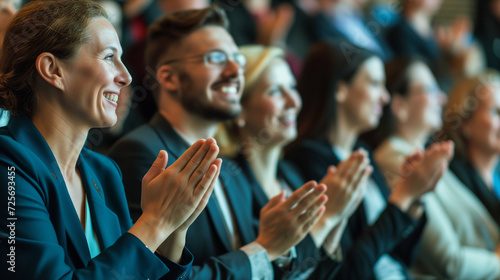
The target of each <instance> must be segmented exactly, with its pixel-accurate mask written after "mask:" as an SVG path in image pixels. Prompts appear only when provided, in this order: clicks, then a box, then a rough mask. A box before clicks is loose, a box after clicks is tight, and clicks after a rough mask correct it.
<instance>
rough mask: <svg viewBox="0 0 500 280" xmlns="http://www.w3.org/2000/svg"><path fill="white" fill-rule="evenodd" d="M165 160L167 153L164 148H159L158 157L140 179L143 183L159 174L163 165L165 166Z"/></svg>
mask: <svg viewBox="0 0 500 280" xmlns="http://www.w3.org/2000/svg"><path fill="white" fill-rule="evenodd" d="M167 162H168V154H167V152H166V151H165V150H161V151H160V153H159V154H158V157H157V158H156V160H155V161H154V162H153V164H152V165H151V167H150V168H149V171H148V172H147V173H146V175H144V178H143V179H142V183H143V185H144V184H147V183H149V182H151V181H152V180H153V179H154V178H156V176H158V175H160V174H161V172H162V171H163V170H165V167H167Z"/></svg>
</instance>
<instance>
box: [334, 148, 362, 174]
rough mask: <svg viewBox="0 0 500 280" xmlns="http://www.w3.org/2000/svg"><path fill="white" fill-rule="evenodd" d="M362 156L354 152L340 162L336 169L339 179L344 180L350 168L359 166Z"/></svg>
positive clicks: (358, 151) (358, 152) (359, 152)
mask: <svg viewBox="0 0 500 280" xmlns="http://www.w3.org/2000/svg"><path fill="white" fill-rule="evenodd" d="M363 156H364V155H363V154H362V152H361V149H360V150H357V151H354V152H352V153H351V155H350V156H349V157H348V158H347V159H346V160H344V161H342V162H341V163H340V164H339V166H338V168H337V172H338V173H339V174H338V176H339V177H340V178H345V177H347V175H348V174H349V172H350V171H351V169H352V166H354V165H357V164H359V163H360V162H361V161H362V160H363Z"/></svg>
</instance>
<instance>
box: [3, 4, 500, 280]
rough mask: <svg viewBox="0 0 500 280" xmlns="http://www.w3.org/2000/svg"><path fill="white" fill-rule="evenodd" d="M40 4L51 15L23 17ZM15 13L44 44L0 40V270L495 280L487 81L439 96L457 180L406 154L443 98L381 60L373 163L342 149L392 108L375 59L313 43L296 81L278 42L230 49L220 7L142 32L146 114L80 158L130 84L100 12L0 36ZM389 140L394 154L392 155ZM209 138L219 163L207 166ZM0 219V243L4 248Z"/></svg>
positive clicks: (439, 150) (381, 96)
mask: <svg viewBox="0 0 500 280" xmlns="http://www.w3.org/2000/svg"><path fill="white" fill-rule="evenodd" d="M68 2H71V3H69V4H68ZM47 3H48V4H47ZM54 7H57V9H53V8H54ZM49 8H52V9H49ZM82 11H85V12H82ZM49 12H50V13H52V14H53V15H54V16H53V17H51V18H45V19H44V20H46V21H48V22H38V21H34V19H35V18H36V19H39V17H38V16H39V15H40V14H43V13H49ZM56 19H57V20H56ZM26 22H28V23H29V24H38V25H36V28H38V30H40V32H44V34H41V35H44V36H40V37H38V36H36V37H29V38H27V40H24V41H20V42H19V44H17V45H16V46H15V47H16V48H14V46H13V45H12V44H9V43H5V44H4V48H3V54H2V57H3V59H2V62H1V64H0V71H1V73H2V80H1V88H2V90H1V93H0V97H1V99H0V100H1V101H2V102H1V104H2V108H3V109H7V110H9V111H10V112H11V113H12V114H13V118H12V120H11V121H10V123H9V125H8V126H7V127H6V128H3V129H2V130H1V132H0V135H1V136H0V141H1V142H2V145H1V149H2V153H1V154H0V165H2V167H4V169H6V170H9V171H11V170H12V169H15V171H14V173H13V174H14V177H12V176H11V175H9V176H10V177H8V176H6V177H5V178H4V177H2V178H0V179H1V182H2V184H3V185H5V186H9V188H10V189H9V191H10V192H7V191H5V192H3V193H2V195H1V196H2V200H3V201H8V200H11V199H10V197H15V202H16V212H15V215H16V218H17V219H18V221H19V223H18V227H17V228H16V231H15V238H16V243H15V244H16V245H15V246H14V248H15V249H14V250H15V256H16V257H17V259H16V258H14V264H17V266H16V267H15V268H16V273H12V274H8V276H9V279H11V278H12V279H41V278H45V279H62V278H65V277H68V278H71V277H77V278H84V279H107V278H112V277H116V275H117V273H118V275H122V277H121V278H124V277H131V276H137V277H140V278H152V279H159V278H163V279H182V278H185V277H190V278H192V279H255V278H257V279H273V278H276V279H307V278H310V279H313V278H316V279H408V278H411V277H412V274H413V276H415V275H421V274H426V275H434V276H436V277H451V278H457V279H496V278H498V277H499V275H500V271H499V266H498V262H499V260H498V257H497V255H496V254H495V252H494V251H495V248H496V244H497V243H498V229H497V227H498V225H497V224H496V223H495V218H494V217H495V216H494V214H493V213H498V212H495V211H494V210H495V209H494V207H496V205H497V204H498V201H495V200H494V199H495V198H494V197H492V195H488V193H487V192H488V191H489V192H490V193H492V191H491V190H489V189H488V185H492V186H494V185H495V184H494V180H493V179H492V178H491V177H492V176H491V174H494V172H493V170H494V168H495V167H496V157H497V150H498V147H497V146H498V145H497V144H496V143H497V142H498V141H497V140H496V138H497V133H496V130H498V128H496V127H495V125H496V122H498V117H499V116H498V115H497V111H498V110H497V108H498V107H499V106H500V103H498V102H496V100H495V98H496V97H495V95H494V94H493V93H494V89H495V84H494V83H495V82H496V81H498V74H496V73H487V74H484V75H483V76H480V77H477V78H475V79H471V80H468V81H467V86H464V85H460V86H458V87H457V93H454V92H452V93H451V95H450V103H449V104H453V105H449V106H452V107H451V109H450V110H445V116H447V117H448V118H450V119H447V118H445V122H444V127H445V128H446V125H449V126H450V129H444V131H445V134H443V135H446V136H447V137H449V138H450V139H452V140H453V141H454V142H455V143H456V144H457V151H458V150H459V149H460V151H462V154H461V155H460V156H461V157H460V158H459V157H458V153H457V155H455V158H454V160H453V162H452V168H453V166H456V167H457V168H462V171H460V172H459V173H460V175H463V176H462V177H460V179H456V178H455V177H453V176H454V175H453V174H452V173H451V172H449V171H447V166H448V162H449V161H450V160H451V158H452V154H453V150H454V146H453V144H452V143H451V142H449V141H446V142H441V143H435V144H431V145H430V147H429V148H427V149H426V150H425V151H423V149H424V145H425V142H426V138H428V137H429V135H431V134H432V133H434V132H436V131H437V130H438V129H439V127H440V126H441V123H440V121H439V120H440V118H439V115H441V111H440V106H442V105H443V103H444V100H445V98H444V97H443V94H442V93H441V92H440V90H439V89H438V87H437V86H436V82H435V80H434V77H433V76H432V74H431V73H430V71H429V68H428V67H427V66H426V65H425V64H424V63H422V62H421V61H418V60H416V62H414V61H413V60H408V61H410V62H407V63H406V64H405V63H399V64H397V66H399V67H400V68H399V69H397V70H395V71H389V70H390V69H391V67H392V66H390V65H388V66H387V67H386V68H387V69H386V70H387V80H388V85H390V82H391V81H396V80H397V82H396V90H395V91H392V87H391V86H388V87H389V89H390V90H391V91H390V92H391V95H392V100H393V102H392V103H391V106H390V109H392V111H393V112H394V114H395V115H396V116H397V117H401V119H398V121H400V123H398V124H397V125H396V126H395V127H396V128H395V129H394V130H393V131H392V132H391V133H392V134H393V136H391V138H389V140H387V141H392V142H387V143H386V142H384V143H383V144H381V145H379V148H378V149H377V152H376V153H375V155H376V157H377V158H379V162H380V163H381V166H382V168H383V171H381V170H380V169H379V168H378V167H377V164H376V163H375V161H374V160H373V158H372V157H371V153H370V152H369V150H370V149H369V148H368V147H366V146H364V145H363V144H362V143H361V142H360V141H358V138H360V136H361V134H363V133H364V132H367V131H369V130H371V129H373V128H375V127H377V125H378V123H379V119H380V118H381V116H382V111H383V110H382V108H384V106H385V105H387V104H388V103H389V102H390V99H391V97H390V95H389V93H388V91H387V90H386V85H385V80H386V74H385V73H386V71H384V64H383V62H382V60H381V58H380V57H379V56H378V55H376V54H375V53H372V52H370V51H367V50H364V49H360V48H358V47H355V46H354V45H352V44H350V43H348V42H346V41H333V42H323V43H319V44H317V45H315V46H314V47H313V48H312V49H311V51H310V53H309V54H308V56H307V59H306V60H305V64H304V71H303V74H302V75H301V77H300V79H299V80H298V84H297V85H296V81H295V78H294V77H293V75H292V73H291V70H290V68H289V66H288V64H287V63H286V61H285V60H284V53H283V51H281V50H280V49H276V48H268V47H262V46H246V47H242V48H240V49H238V48H237V47H236V45H235V43H234V41H233V39H232V38H231V36H230V35H229V33H228V32H227V31H226V27H227V22H226V19H225V15H224V13H223V12H222V11H221V10H220V9H218V8H217V7H209V8H206V9H202V10H193V11H186V12H180V13H175V14H171V15H167V16H165V17H163V18H161V19H159V20H158V21H157V22H156V23H155V24H153V25H152V26H151V27H150V30H149V34H148V36H149V37H148V45H147V48H146V62H147V65H148V67H149V69H155V71H156V72H155V79H156V86H155V88H154V97H155V101H156V102H157V105H158V108H159V110H158V112H156V114H155V116H154V117H153V118H152V119H151V121H150V122H149V123H148V124H146V125H143V126H141V127H139V128H138V129H136V130H134V131H133V132H131V133H130V134H128V135H126V136H125V137H123V138H122V139H120V140H119V141H118V142H117V143H116V144H115V145H114V146H113V148H112V149H111V151H110V153H109V155H110V156H111V158H113V159H114V160H115V162H116V163H117V165H116V164H115V163H114V162H113V161H111V160H109V158H107V157H104V156H101V155H99V154H97V153H95V152H92V151H90V150H88V149H86V148H83V146H84V143H85V140H86V138H87V134H88V131H89V129H90V128H92V127H103V126H110V125H113V124H114V123H115V122H116V113H115V110H116V105H117V102H116V101H117V99H118V98H119V90H120V89H121V88H123V87H125V86H127V85H128V84H129V83H130V75H129V74H128V72H127V70H126V68H125V67H124V65H123V64H122V62H121V61H120V55H121V50H120V46H119V41H118V37H117V36H116V33H115V32H114V31H113V28H112V27H111V25H110V23H109V22H108V21H107V20H106V15H105V13H104V12H103V11H102V9H100V8H99V7H98V6H97V5H95V4H93V3H92V1H86V0H75V1H61V0H51V1H50V3H49V2H47V1H46V3H44V4H40V3H39V2H35V3H33V4H30V5H28V6H26V7H25V8H23V9H21V11H20V12H19V14H18V15H17V16H16V18H15V19H14V21H13V23H12V25H11V27H10V28H9V30H8V32H11V33H12V34H14V35H20V34H22V32H23V28H24V27H26V26H25V24H26ZM61 22H64V23H65V24H61ZM78 28H79V29H78ZM82 34H84V35H82ZM82 37H83V38H82ZM40 38H44V39H40ZM45 38H54V40H46V39H45ZM30 40H31V41H30ZM34 42H36V44H34ZM200 42H203V43H202V44H200ZM38 45H40V47H39V48H34V47H33V46H38ZM345 50H349V52H348V55H346V53H345V52H344V51H345ZM16 51H22V53H23V54H25V55H23V56H22V59H18V58H17V57H16V55H15V53H16ZM24 65H28V66H29V67H28V66H24ZM23 66H24V67H23ZM389 73H392V74H391V75H396V76H397V75H400V76H398V77H393V76H391V75H389ZM27 81H28V82H27ZM398 87H399V88H398ZM299 92H300V94H299ZM454 96H457V97H454ZM398 98H399V99H398ZM471 99H473V100H475V101H476V103H474V104H476V106H468V103H467V102H471V101H470V100H471ZM396 100H399V101H398V102H399V103H397V102H395V101H396ZM452 100H454V102H451V101H452ZM302 102H303V105H302ZM393 104H394V105H393ZM417 105H420V106H417ZM398 106H399V107H398ZM302 107H303V110H302V113H301V114H300V115H299V112H300V111H301V108H302ZM388 108H389V107H388ZM405 110H406V111H405ZM446 112H449V115H447V114H446ZM297 117H298V119H297ZM457 123H458V124H457ZM297 124H298V126H297ZM297 128H298V129H297ZM411 129H414V130H415V131H413V130H411ZM495 129H496V130H495ZM457 131H459V134H458V137H459V138H455V137H454V136H453V134H452V133H453V132H455V133H456V132H457ZM485 133H488V134H485ZM216 134H217V139H218V140H217V143H216V141H214V140H213V139H211V138H212V137H214V136H215V135H216ZM455 136H457V135H455ZM460 137H462V142H460V141H459V140H460V139H461V138H460ZM200 138H201V139H207V140H198V139H200ZM394 139H396V140H394ZM435 139H441V138H438V137H437V136H436V138H435ZM393 140H394V141H396V144H397V143H399V144H401V143H405V141H406V142H408V143H407V146H410V147H411V148H408V149H407V150H405V151H403V152H400V151H399V150H397V147H398V146H395V145H392V144H393V142H394V141H393ZM292 141H295V143H292V145H291V146H290V150H289V151H287V152H286V158H287V160H284V159H283V157H282V154H283V151H284V148H285V146H287V145H288V144H290V143H291V142H292ZM397 141H399V142H397ZM403 145H404V144H403ZM393 146H395V147H396V148H394V147H393ZM218 147H220V148H221V154H223V155H224V156H226V157H229V158H232V159H233V160H234V162H233V161H232V160H230V159H228V158H224V163H222V160H221V159H220V158H217V154H218V151H219V148H218ZM82 148H83V149H82ZM391 149H392V151H388V150H391ZM163 150H166V151H167V153H165V152H164V151H163ZM415 150H417V151H415ZM158 153H159V154H158ZM384 153H389V154H390V155H389V156H387V155H386V154H384ZM394 153H396V155H393V154H394ZM397 153H401V154H404V156H402V155H400V154H397ZM378 155H380V157H379V156H378ZM405 156H406V157H405ZM384 160H387V161H388V162H389V163H388V164H385V163H384ZM391 160H392V161H391ZM455 162H456V164H455V165H454V164H453V163H455ZM396 165H397V166H398V167H396V168H397V169H396V171H393V170H391V169H390V167H393V166H396ZM334 166H336V167H334ZM483 169H484V170H483ZM464 170H465V171H466V172H464ZM474 170H479V171H478V172H477V174H476V173H474V172H475V171H474ZM483 171H484V172H483ZM443 174H444V176H443ZM383 175H386V176H387V179H388V182H389V185H386V183H385V179H384V177H383ZM485 175H486V176H485ZM442 176H443V178H442V179H441V177H442ZM394 178H396V179H394ZM306 180H317V181H318V182H320V183H319V184H317V183H315V182H313V181H308V182H306ZM467 180H469V181H467ZM461 181H463V182H464V183H463V184H465V185H467V187H469V188H467V187H462V185H461V184H462V183H460V182H461ZM438 182H439V183H438ZM450 182H451V183H450ZM471 182H472V183H471ZM476 182H486V183H484V186H482V185H481V186H478V185H477V184H476ZM443 185H445V186H446V187H442V186H443ZM470 185H473V186H475V187H476V188H473V187H471V186H470ZM14 186H15V187H14ZM436 186H437V187H436ZM6 188H7V187H6ZM123 188H124V189H125V192H124V189H123ZM435 188H436V191H435V192H433V190H434V189H435ZM447 188H449V189H451V190H449V189H447ZM441 189H442V190H441ZM456 189H459V190H461V191H462V193H461V194H460V195H462V197H460V198H462V199H468V200H470V201H474V199H475V201H474V202H475V204H472V203H468V202H464V203H466V204H467V206H468V207H469V208H470V211H469V208H465V207H462V208H461V209H460V211H462V212H463V213H462V212H461V213H462V215H461V219H458V220H457V221H455V220H453V219H452V218H453V214H450V212H447V210H449V209H447V208H446V207H447V206H450V207H451V206H455V207H456V205H452V203H456V202H457V201H458V198H456V199H451V201H450V198H449V194H446V192H448V191H451V192H454V193H457V192H458V191H457V190H456ZM14 190H15V192H12V191H14ZM440 192H445V194H444V195H442V194H440ZM125 193H126V197H125ZM424 194H425V195H424ZM440 199H441V200H444V202H441V201H439V200H440ZM445 199H446V200H445ZM483 199H489V200H488V201H489V204H486V202H485V201H484V200H483ZM436 200H437V202H436ZM127 201H128V205H127ZM495 202H496V203H495ZM440 203H441V204H440ZM427 205H429V206H427ZM484 205H486V206H484ZM127 206H128V207H127ZM481 207H483V208H484V209H483V208H481ZM68 209H71V210H68ZM73 209H74V210H73ZM129 209H130V214H131V216H132V219H130V214H129ZM452 211H457V210H453V209H452ZM435 214H436V215H435ZM2 215H3V216H4V217H3V219H2V220H3V221H4V222H3V223H5V224H4V226H3V227H2V229H1V230H0V237H1V238H2V243H3V244H5V245H3V246H4V247H3V248H5V249H6V250H13V249H11V248H12V247H9V246H8V245H7V244H11V243H9V242H8V240H9V236H12V232H11V230H10V229H9V228H8V227H7V225H8V222H7V221H8V220H7V216H6V215H7V213H4V214H2ZM496 215H498V214H496ZM477 217H480V218H481V219H482V220H478V218H477ZM466 218H467V219H466ZM131 220H133V221H134V223H132V221H131ZM20 221H23V222H22V223H23V224H21V222H20ZM78 222H80V223H78ZM446 222H448V223H446ZM444 225H446V226H448V228H447V231H446V233H447V234H448V235H450V236H447V235H444V233H443V232H444V231H442V230H441V227H443V228H444ZM485 229H486V230H485ZM462 230H464V231H467V232H465V233H462ZM478 232H480V233H481V234H482V235H481V236H478ZM440 234H443V235H440ZM436 235H438V237H439V238H437V237H436ZM450 237H453V238H450ZM436 240H439V241H440V242H439V243H432V242H436ZM450 240H451V241H450ZM481 242H483V243H481ZM439 246H441V247H439ZM438 248H445V249H448V250H450V251H449V252H447V254H443V250H441V249H438ZM419 249H420V250H419ZM453 250H455V251H453ZM457 251H458V252H459V253H457ZM468 251H470V253H469V252H468ZM5 256H7V254H3V257H2V258H4V257H5ZM35 256H36V259H37V260H38V261H37V262H35V263H33V262H30V263H26V262H24V261H22V260H27V259H33V258H34V257H35ZM193 257H194V258H193ZM415 257H416V260H417V262H416V264H417V265H415V266H413V268H412V270H411V271H410V268H411V267H412V263H413V260H414V259H415ZM480 257H481V259H480ZM2 261H3V263H4V264H9V263H8V261H9V259H6V260H4V259H2ZM11 262H12V260H11ZM470 262H473V264H471V263H470ZM28 268H29V269H28ZM6 271H7V270H6Z"/></svg>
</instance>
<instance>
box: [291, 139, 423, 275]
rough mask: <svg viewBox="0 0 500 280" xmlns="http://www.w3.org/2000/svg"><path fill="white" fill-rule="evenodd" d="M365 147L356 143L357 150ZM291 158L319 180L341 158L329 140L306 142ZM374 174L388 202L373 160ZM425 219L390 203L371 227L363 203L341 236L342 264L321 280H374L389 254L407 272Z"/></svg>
mask: <svg viewBox="0 0 500 280" xmlns="http://www.w3.org/2000/svg"><path fill="white" fill-rule="evenodd" d="M360 147H362V145H361V144H360V143H357V144H356V146H355V149H358V148H360ZM363 148H365V149H366V150H368V149H367V147H363ZM288 158H289V159H290V160H291V161H292V162H293V163H295V164H296V165H297V166H298V168H299V169H300V170H301V171H303V173H304V176H305V177H306V179H310V180H320V179H321V178H322V177H323V176H324V174H325V172H326V170H327V168H328V166H330V165H334V166H336V165H338V164H339V163H340V160H339V158H338V157H337V156H336V155H335V154H334V152H333V149H332V145H331V144H330V143H329V142H328V141H314V140H305V141H304V142H303V143H302V144H301V145H300V146H299V147H298V148H297V149H295V150H294V151H292V152H291V153H290V154H289V155H288ZM370 160H371V164H372V166H373V173H372V175H371V179H372V180H373V181H374V182H375V183H376V184H377V186H378V187H379V188H380V191H381V192H382V194H383V195H384V198H385V199H386V201H387V199H388V196H389V189H388V187H387V185H386V183H385V180H384V178H383V176H382V174H381V173H380V171H379V169H378V168H377V166H376V165H375V163H374V160H373V159H371V158H370ZM424 224H425V217H423V218H422V219H421V220H420V221H416V220H415V219H413V218H412V217H410V216H409V215H408V214H406V213H404V212H402V211H401V210H400V209H399V208H398V207H396V206H395V205H393V204H391V203H388V204H387V207H386V208H385V210H384V211H383V212H382V213H381V214H380V216H379V218H378V220H377V221H376V222H375V224H373V225H372V226H369V225H368V222H367V219H366V213H365V207H364V205H363V202H361V204H360V206H359V207H358V209H357V210H356V211H355V212H354V214H353V215H352V216H351V218H350V219H349V223H348V225H347V227H346V229H345V232H344V235H343V236H342V240H341V246H342V251H343V254H344V257H343V258H344V259H343V262H342V263H341V264H340V268H336V269H338V271H336V272H335V273H325V274H323V275H320V276H318V279H355V280H361V279H375V278H374V271H373V267H374V265H375V263H376V262H377V261H378V259H379V258H380V257H381V256H382V255H384V254H390V255H391V257H392V258H394V259H395V260H396V261H398V262H399V263H400V264H401V265H402V267H403V268H404V269H405V273H406V274H407V277H409V275H408V271H407V268H408V267H409V265H410V264H411V262H412V260H413V259H414V256H415V253H416V250H417V247H418V243H419V239H420V235H421V233H422V230H423V227H424Z"/></svg>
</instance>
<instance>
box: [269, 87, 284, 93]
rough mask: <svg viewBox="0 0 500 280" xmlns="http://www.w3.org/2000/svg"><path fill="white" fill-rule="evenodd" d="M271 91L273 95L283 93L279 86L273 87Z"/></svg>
mask: <svg viewBox="0 0 500 280" xmlns="http://www.w3.org/2000/svg"><path fill="white" fill-rule="evenodd" d="M269 93H270V94H271V95H280V94H281V90H280V89H279V88H273V89H271V90H270V91H269Z"/></svg>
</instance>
